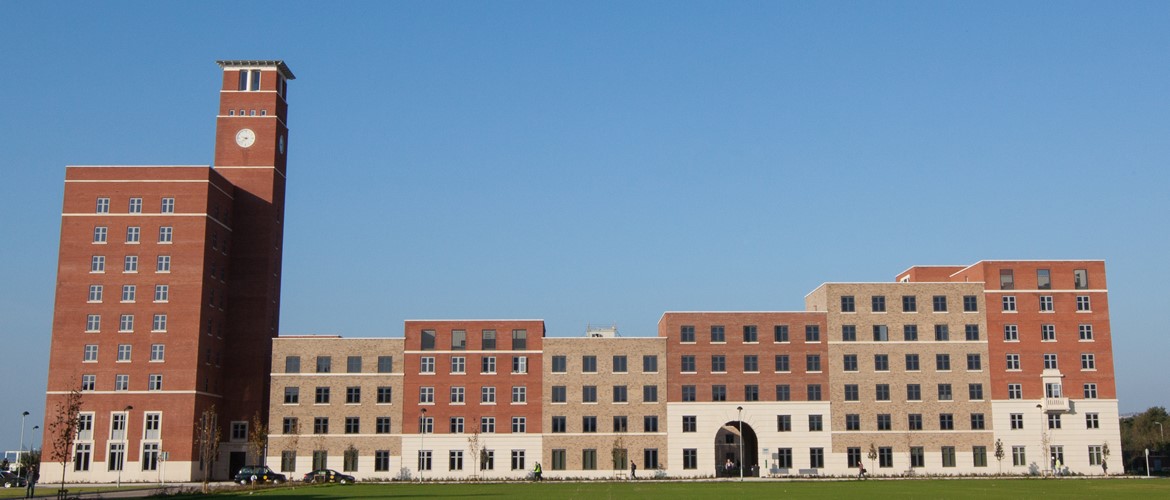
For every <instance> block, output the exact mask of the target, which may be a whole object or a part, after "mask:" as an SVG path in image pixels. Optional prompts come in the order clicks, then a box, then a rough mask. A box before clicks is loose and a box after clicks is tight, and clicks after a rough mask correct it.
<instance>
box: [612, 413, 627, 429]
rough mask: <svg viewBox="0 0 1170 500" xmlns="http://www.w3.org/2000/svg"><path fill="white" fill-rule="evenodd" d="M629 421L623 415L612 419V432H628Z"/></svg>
mask: <svg viewBox="0 0 1170 500" xmlns="http://www.w3.org/2000/svg"><path fill="white" fill-rule="evenodd" d="M629 430H630V421H629V419H628V418H626V417H625V416H624V415H618V416H614V417H613V431H614V432H629Z"/></svg>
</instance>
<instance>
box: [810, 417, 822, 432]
mask: <svg viewBox="0 0 1170 500" xmlns="http://www.w3.org/2000/svg"><path fill="white" fill-rule="evenodd" d="M808 430H809V432H820V431H823V430H825V418H824V416H823V415H809V416H808Z"/></svg>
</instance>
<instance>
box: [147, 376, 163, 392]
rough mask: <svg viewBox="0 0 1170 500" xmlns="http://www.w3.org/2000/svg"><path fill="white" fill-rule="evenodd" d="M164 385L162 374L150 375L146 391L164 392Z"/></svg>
mask: <svg viewBox="0 0 1170 500" xmlns="http://www.w3.org/2000/svg"><path fill="white" fill-rule="evenodd" d="M162 383H163V376H162V375H161V374H157V373H154V374H150V375H148V376H147V381H146V390H148V391H161V390H162Z"/></svg>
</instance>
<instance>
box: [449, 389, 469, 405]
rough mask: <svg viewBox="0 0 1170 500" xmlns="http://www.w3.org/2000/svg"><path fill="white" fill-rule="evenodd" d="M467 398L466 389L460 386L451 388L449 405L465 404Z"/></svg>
mask: <svg viewBox="0 0 1170 500" xmlns="http://www.w3.org/2000/svg"><path fill="white" fill-rule="evenodd" d="M466 396H467V390H466V388H464V387H462V386H451V404H454V405H461V404H464V403H465V402H466V400H465V398H466Z"/></svg>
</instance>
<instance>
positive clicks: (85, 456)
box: [73, 443, 93, 471]
mask: <svg viewBox="0 0 1170 500" xmlns="http://www.w3.org/2000/svg"><path fill="white" fill-rule="evenodd" d="M92 447H93V445H91V444H89V443H77V444H76V445H74V446H73V448H74V451H73V470H74V471H87V470H89V460H90V458H91V454H92Z"/></svg>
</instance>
